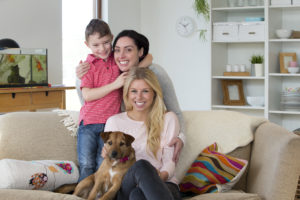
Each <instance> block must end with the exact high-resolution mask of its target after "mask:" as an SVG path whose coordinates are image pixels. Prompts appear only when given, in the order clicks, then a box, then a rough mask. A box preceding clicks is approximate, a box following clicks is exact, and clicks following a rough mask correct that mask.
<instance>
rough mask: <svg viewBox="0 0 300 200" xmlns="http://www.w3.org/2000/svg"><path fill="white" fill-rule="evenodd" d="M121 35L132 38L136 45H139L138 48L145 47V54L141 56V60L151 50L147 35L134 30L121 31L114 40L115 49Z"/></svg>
mask: <svg viewBox="0 0 300 200" xmlns="http://www.w3.org/2000/svg"><path fill="white" fill-rule="evenodd" d="M121 37H129V38H131V39H132V40H133V41H134V43H135V45H136V46H137V48H138V50H140V49H142V48H143V49H144V52H143V55H142V56H141V57H140V59H139V61H141V60H143V59H144V58H145V56H146V55H147V54H148V52H149V40H148V38H147V37H146V36H144V35H142V34H140V33H138V32H136V31H134V30H123V31H121V32H120V33H119V34H118V35H117V37H116V38H115V40H114V42H113V46H112V48H113V50H115V47H116V44H117V42H118V40H119V39H120V38H121Z"/></svg>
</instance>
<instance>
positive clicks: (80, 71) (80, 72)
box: [76, 60, 90, 79]
mask: <svg viewBox="0 0 300 200" xmlns="http://www.w3.org/2000/svg"><path fill="white" fill-rule="evenodd" d="M89 69H90V64H89V63H87V62H82V60H81V61H80V63H79V65H78V66H77V67H76V76H77V78H79V79H81V78H82V77H83V76H84V75H85V74H86V73H87V72H88V71H89Z"/></svg>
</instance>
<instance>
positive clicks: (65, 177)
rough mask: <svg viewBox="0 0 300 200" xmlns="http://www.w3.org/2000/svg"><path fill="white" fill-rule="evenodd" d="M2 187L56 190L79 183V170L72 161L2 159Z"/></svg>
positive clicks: (0, 184) (0, 171)
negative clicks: (65, 185) (62, 186)
mask: <svg viewBox="0 0 300 200" xmlns="http://www.w3.org/2000/svg"><path fill="white" fill-rule="evenodd" d="M0 174H1V179H0V188H1V189H27V190H54V189H55V188H57V187H59V186H61V185H64V184H72V183H77V181H78V177H79V172H78V168H77V166H76V165H75V163H74V162H72V161H57V160H35V161H23V160H14V159H2V160H0Z"/></svg>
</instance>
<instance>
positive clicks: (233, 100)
mask: <svg viewBox="0 0 300 200" xmlns="http://www.w3.org/2000/svg"><path fill="white" fill-rule="evenodd" d="M222 89H223V104H224V105H245V104H246V101H245V97H244V90H243V82H242V80H222Z"/></svg>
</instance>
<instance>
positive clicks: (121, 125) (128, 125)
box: [105, 112, 179, 184]
mask: <svg viewBox="0 0 300 200" xmlns="http://www.w3.org/2000/svg"><path fill="white" fill-rule="evenodd" d="M105 131H121V132H124V133H126V134H128V135H131V136H133V137H134V138H135V140H134V142H133V143H132V146H133V148H134V150H135V155H136V160H140V159H144V160H147V161H149V162H150V163H151V164H152V165H153V166H154V167H155V168H156V169H158V170H159V171H167V172H168V173H169V178H168V180H167V181H168V182H173V183H175V184H178V181H177V180H176V178H175V176H174V172H175V163H174V162H173V160H172V157H173V152H174V147H169V145H168V144H169V142H170V141H171V140H172V138H174V137H177V136H178V134H179V122H178V119H177V117H176V115H175V114H174V113H173V112H168V113H166V114H165V122H164V129H163V132H162V133H161V142H160V148H159V150H158V151H157V159H156V158H155V157H154V155H153V154H152V152H149V151H147V150H146V147H147V132H146V127H145V125H144V122H141V121H134V120H132V119H130V118H129V117H128V115H127V112H123V113H120V114H116V115H114V116H112V117H110V118H109V119H108V120H107V122H106V125H105Z"/></svg>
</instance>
